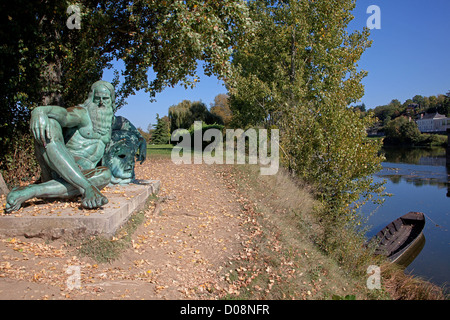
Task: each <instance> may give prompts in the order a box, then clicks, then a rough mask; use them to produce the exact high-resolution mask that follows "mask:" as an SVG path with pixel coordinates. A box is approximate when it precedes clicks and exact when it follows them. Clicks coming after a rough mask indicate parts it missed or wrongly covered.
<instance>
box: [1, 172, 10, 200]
mask: <svg viewBox="0 0 450 320" xmlns="http://www.w3.org/2000/svg"><path fill="white" fill-rule="evenodd" d="M8 193H9V189H8V187H7V186H6V183H5V180H3V175H2V173H1V172H0V195H2V194H4V195H7V194H8Z"/></svg>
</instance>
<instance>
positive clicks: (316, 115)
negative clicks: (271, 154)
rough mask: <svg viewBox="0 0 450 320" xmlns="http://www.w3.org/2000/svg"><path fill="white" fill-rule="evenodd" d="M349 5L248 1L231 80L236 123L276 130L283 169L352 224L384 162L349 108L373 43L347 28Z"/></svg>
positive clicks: (333, 217)
mask: <svg viewBox="0 0 450 320" xmlns="http://www.w3.org/2000/svg"><path fill="white" fill-rule="evenodd" d="M354 6H355V2H354V1H351V0H346V1H334V0H323V1H289V2H285V1H279V2H273V1H263V0H254V1H250V2H249V8H250V14H251V17H252V19H254V20H255V21H256V22H255V25H256V26H257V27H256V29H255V31H254V33H255V36H252V37H250V38H249V39H248V41H247V42H246V43H242V44H241V45H240V46H239V48H237V49H235V52H234V54H233V67H234V71H235V78H234V79H233V80H234V81H231V82H229V83H228V85H229V88H230V93H231V109H232V110H233V120H234V122H235V125H240V126H247V125H263V126H265V127H270V126H274V127H276V128H279V129H280V147H281V149H282V152H281V153H280V154H281V156H282V160H283V162H284V164H285V165H286V167H289V168H290V169H291V171H293V172H294V173H295V174H296V175H298V176H300V177H301V178H302V179H303V180H306V181H307V182H309V183H311V184H312V185H314V186H315V190H316V192H317V195H318V197H319V198H320V199H322V200H324V205H325V209H324V212H325V213H326V215H324V218H327V219H329V220H330V221H331V222H333V223H341V222H342V223H348V222H355V220H356V219H355V212H356V211H355V210H356V208H357V207H358V206H359V205H360V202H358V201H361V202H364V201H366V200H369V199H372V197H373V193H375V194H380V193H381V191H382V188H381V185H379V184H375V183H374V182H373V179H372V178H371V174H373V173H375V172H376V171H378V170H379V169H380V168H381V162H382V157H380V156H379V155H378V151H379V149H380V147H381V143H380V141H376V140H368V139H367V132H366V130H367V128H369V127H370V126H371V125H372V124H373V122H374V121H373V119H371V116H370V114H369V115H367V116H361V114H360V112H355V111H353V108H349V107H348V105H350V104H351V103H355V102H357V101H358V100H359V99H360V98H361V97H362V96H363V91H364V88H363V85H362V83H361V81H362V79H363V78H364V76H365V75H366V72H365V71H361V70H359V69H358V68H357V61H358V60H359V59H360V57H361V55H362V53H363V52H364V50H365V49H366V48H367V47H369V46H370V44H371V42H370V41H369V40H368V37H369V31H368V29H364V30H363V31H361V32H359V31H355V32H354V33H352V34H348V33H347V31H346V28H347V25H348V23H349V22H350V21H351V19H352V18H353V16H352V14H351V11H352V10H353V9H354ZM355 203H356V204H355ZM352 204H353V206H351V205H352ZM329 225H332V223H331V224H329ZM332 231H333V230H330V232H332Z"/></svg>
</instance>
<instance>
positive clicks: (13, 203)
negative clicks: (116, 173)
mask: <svg viewBox="0 0 450 320" xmlns="http://www.w3.org/2000/svg"><path fill="white" fill-rule="evenodd" d="M83 173H84V174H85V176H86V178H87V179H88V181H89V182H90V183H91V184H92V186H93V188H94V192H98V193H100V191H99V190H101V189H103V188H104V187H105V186H106V185H107V184H108V183H109V182H110V180H111V171H110V170H109V169H108V168H106V167H98V168H94V169H90V170H83ZM79 195H80V191H79V190H78V189H77V188H76V187H74V186H73V185H71V184H70V183H68V182H67V181H65V180H63V179H61V178H59V179H54V180H49V181H47V182H44V183H40V184H32V185H29V186H26V187H21V188H15V189H13V190H11V192H10V193H9V194H8V196H7V198H6V208H5V210H6V212H7V213H9V212H12V211H15V210H18V209H19V208H20V206H21V205H22V203H23V202H25V201H26V200H29V199H31V198H44V199H53V198H72V197H75V196H79ZM97 199H99V198H94V199H88V200H86V202H85V203H84V204H83V207H85V208H89V209H92V208H97V207H100V206H102V205H104V204H105V203H103V202H102V201H100V202H97Z"/></svg>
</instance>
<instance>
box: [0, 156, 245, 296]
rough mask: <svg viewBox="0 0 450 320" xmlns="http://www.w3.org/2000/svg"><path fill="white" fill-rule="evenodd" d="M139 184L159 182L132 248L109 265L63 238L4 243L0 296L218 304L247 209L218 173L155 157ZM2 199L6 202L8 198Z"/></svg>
mask: <svg viewBox="0 0 450 320" xmlns="http://www.w3.org/2000/svg"><path fill="white" fill-rule="evenodd" d="M136 176H137V178H138V179H152V180H160V181H161V190H160V193H159V199H160V200H164V201H157V200H155V201H154V202H153V203H151V204H150V206H149V208H148V209H147V210H146V212H145V219H144V222H143V223H141V225H140V226H139V227H138V229H137V230H136V231H135V232H134V233H133V235H132V242H131V244H130V246H129V247H128V248H127V249H126V250H125V251H124V252H123V253H122V254H121V255H120V257H119V258H118V259H116V260H114V261H113V262H110V263H98V262H96V261H95V260H93V259H91V258H88V257H81V256H80V255H79V254H78V251H77V248H76V247H74V246H73V245H70V244H68V243H67V242H66V241H63V240H57V241H52V242H48V241H45V240H43V239H39V238H31V239H28V238H24V237H14V238H3V239H0V299H213V298H215V297H217V296H218V295H219V294H220V293H221V292H223V291H224V290H225V287H226V285H227V284H226V282H225V280H224V278H223V276H222V275H223V274H224V272H223V268H224V267H225V266H226V265H227V263H228V261H230V260H232V259H233V257H235V256H236V255H237V254H238V252H239V250H240V249H241V248H242V245H241V243H243V241H244V240H245V238H246V235H245V232H244V231H243V229H242V228H241V226H240V224H241V223H242V214H243V213H242V210H241V209H242V207H241V205H240V204H239V202H238V201H236V195H235V194H233V193H232V192H231V191H230V189H229V187H227V185H226V184H225V182H224V181H223V179H221V177H220V175H218V174H217V173H216V172H215V171H214V168H213V167H211V166H207V165H175V164H173V163H172V162H171V161H170V159H167V158H162V159H152V160H150V161H147V162H145V163H144V164H143V165H137V166H136ZM3 202H4V198H3Z"/></svg>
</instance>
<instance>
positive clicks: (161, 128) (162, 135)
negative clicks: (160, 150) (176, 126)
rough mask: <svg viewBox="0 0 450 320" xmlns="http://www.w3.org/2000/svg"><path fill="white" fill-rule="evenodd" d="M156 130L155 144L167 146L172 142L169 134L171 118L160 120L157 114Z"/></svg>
mask: <svg viewBox="0 0 450 320" xmlns="http://www.w3.org/2000/svg"><path fill="white" fill-rule="evenodd" d="M156 121H157V123H156V128H155V130H154V131H153V134H152V143H154V144H167V143H169V140H170V132H169V125H170V124H169V118H168V117H163V118H160V117H159V114H156Z"/></svg>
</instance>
